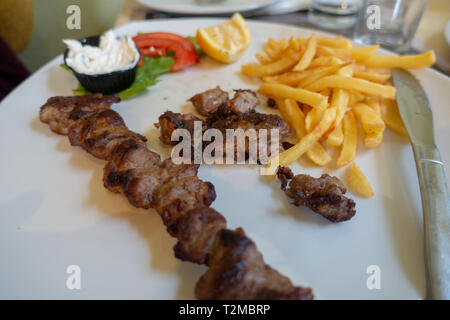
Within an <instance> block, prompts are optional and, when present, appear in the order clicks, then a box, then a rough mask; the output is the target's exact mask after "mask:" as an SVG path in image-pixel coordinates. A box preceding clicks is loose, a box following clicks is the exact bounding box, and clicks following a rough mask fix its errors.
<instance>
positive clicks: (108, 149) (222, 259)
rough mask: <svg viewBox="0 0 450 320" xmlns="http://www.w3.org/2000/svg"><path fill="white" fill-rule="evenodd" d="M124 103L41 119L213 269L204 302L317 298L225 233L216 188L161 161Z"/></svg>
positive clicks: (66, 103)
mask: <svg viewBox="0 0 450 320" xmlns="http://www.w3.org/2000/svg"><path fill="white" fill-rule="evenodd" d="M58 101H59V102H58ZM118 101H119V99H118V97H117V96H102V95H99V94H94V95H88V96H84V97H82V98H80V97H64V98H62V97H55V98H50V99H49V100H48V101H47V103H46V104H45V105H44V106H43V107H42V108H41V112H40V118H41V121H42V122H45V123H48V124H49V125H50V127H51V129H52V130H53V131H55V132H57V133H60V134H65V135H70V139H71V142H72V143H73V144H74V145H78V146H81V147H82V148H84V149H85V150H86V151H88V152H89V153H91V154H92V155H94V156H96V157H98V158H100V159H104V160H107V161H108V163H107V165H106V166H105V169H104V178H103V180H104V184H105V187H106V188H108V189H109V190H111V191H114V192H121V193H123V194H124V195H125V196H126V197H127V199H128V201H129V202H130V203H131V204H132V205H134V206H136V207H140V208H154V209H155V210H156V211H157V212H158V214H159V215H160V216H161V217H162V220H163V222H164V224H165V226H166V227H167V230H168V232H169V233H170V234H171V235H172V236H174V237H176V238H177V240H178V243H177V245H176V246H175V247H174V251H175V256H176V257H177V258H179V259H181V260H186V261H192V262H194V263H200V264H206V265H208V266H209V267H210V268H209V269H208V271H207V272H206V273H205V275H204V276H203V277H202V278H201V279H200V281H199V282H198V284H197V289H196V294H197V297H198V298H200V299H220V298H235V299H312V298H313V295H312V290H311V289H310V288H306V289H304V288H302V287H296V286H294V285H293V284H292V283H291V281H290V280H289V279H288V278H286V277H284V276H283V275H281V274H280V273H278V272H277V271H276V270H274V269H272V268H270V267H269V266H268V265H266V264H265V262H264V260H263V259H262V255H261V254H260V253H259V252H258V251H257V249H256V246H255V245H254V243H253V242H252V241H251V240H250V239H249V238H248V237H246V236H245V234H244V233H243V231H242V230H240V229H238V230H237V231H231V230H228V229H226V221H225V218H224V217H223V216H222V215H221V214H220V213H219V212H217V211H215V210H214V209H212V208H210V207H209V206H210V204H211V203H212V202H213V201H214V199H215V197H216V194H215V190H214V186H213V185H212V184H211V183H210V182H204V181H202V180H200V179H199V178H198V177H197V169H198V166H196V165H187V164H181V165H176V164H174V163H173V162H172V161H171V160H170V159H167V160H165V161H162V162H161V159H160V156H159V155H158V154H156V153H154V152H152V151H150V150H149V149H148V148H147V146H146V144H145V139H143V137H142V136H140V135H139V134H137V133H134V132H132V131H130V130H128V129H127V128H126V126H125V124H124V122H123V119H122V118H121V117H120V115H119V114H118V113H117V112H115V111H112V110H110V109H109V107H110V104H111V103H113V102H118ZM105 110H108V112H105ZM75 115H77V116H75ZM88 141H92V142H88Z"/></svg>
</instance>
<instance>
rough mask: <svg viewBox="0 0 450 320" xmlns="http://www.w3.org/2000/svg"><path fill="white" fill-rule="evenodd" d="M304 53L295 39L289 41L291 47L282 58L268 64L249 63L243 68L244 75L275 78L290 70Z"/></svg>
mask: <svg viewBox="0 0 450 320" xmlns="http://www.w3.org/2000/svg"><path fill="white" fill-rule="evenodd" d="M301 55H302V52H301V51H300V46H299V45H298V43H297V42H296V39H295V38H292V39H291V40H290V41H289V47H288V48H287V49H286V50H285V51H284V52H283V53H282V54H281V58H280V59H278V60H276V61H273V62H271V63H268V64H263V65H261V64H256V63H249V64H246V65H243V66H242V67H241V70H242V73H244V74H246V75H248V76H251V77H260V78H261V77H265V76H274V75H277V74H280V73H283V72H285V71H288V70H290V69H291V68H292V67H293V66H295V65H296V64H297V62H298V60H299V59H300V57H301Z"/></svg>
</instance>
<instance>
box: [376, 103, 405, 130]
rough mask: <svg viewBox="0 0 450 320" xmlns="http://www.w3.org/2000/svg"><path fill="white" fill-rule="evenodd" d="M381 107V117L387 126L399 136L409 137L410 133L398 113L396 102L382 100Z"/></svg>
mask: <svg viewBox="0 0 450 320" xmlns="http://www.w3.org/2000/svg"><path fill="white" fill-rule="evenodd" d="M380 107H381V117H382V118H383V121H384V123H385V124H386V126H387V127H388V128H389V129H391V130H393V131H395V132H397V133H398V134H400V135H402V136H405V137H407V136H408V131H407V130H406V128H405V125H404V124H403V120H402V117H401V115H400V112H399V111H398V106H397V103H396V102H395V101H394V100H389V99H382V100H381V103H380Z"/></svg>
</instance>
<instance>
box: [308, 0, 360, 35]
mask: <svg viewBox="0 0 450 320" xmlns="http://www.w3.org/2000/svg"><path fill="white" fill-rule="evenodd" d="M360 3H361V0H312V1H311V5H310V7H309V12H308V20H309V21H310V22H312V23H313V24H315V25H317V26H318V27H321V28H326V29H345V28H350V27H352V26H353V25H354V24H355V23H356V20H357V13H358V9H359V7H360Z"/></svg>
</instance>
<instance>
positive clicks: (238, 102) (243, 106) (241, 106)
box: [226, 89, 259, 114]
mask: <svg viewBox="0 0 450 320" xmlns="http://www.w3.org/2000/svg"><path fill="white" fill-rule="evenodd" d="M226 104H227V105H228V106H229V107H230V109H231V111H232V112H233V113H234V114H241V113H247V112H252V111H255V108H256V107H257V106H258V105H259V99H258V97H257V96H256V93H255V92H254V91H252V90H243V89H237V90H234V96H233V98H232V99H230V100H228V101H227V102H226Z"/></svg>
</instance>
